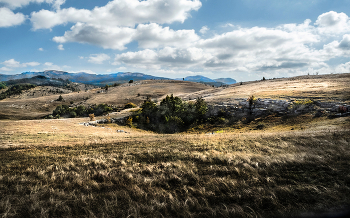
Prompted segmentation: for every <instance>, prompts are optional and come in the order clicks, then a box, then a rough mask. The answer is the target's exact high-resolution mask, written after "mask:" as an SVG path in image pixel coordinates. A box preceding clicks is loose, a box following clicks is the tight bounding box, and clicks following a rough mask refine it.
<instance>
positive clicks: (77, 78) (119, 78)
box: [0, 70, 236, 86]
mask: <svg viewBox="0 0 350 218" xmlns="http://www.w3.org/2000/svg"><path fill="white" fill-rule="evenodd" d="M37 76H44V77H46V78H50V79H63V80H67V79H68V80H69V81H71V82H76V83H84V84H90V85H97V86H104V85H106V84H114V83H118V84H120V83H126V82H129V81H130V80H133V81H140V80H151V79H153V80H172V79H170V78H165V77H156V76H152V75H147V74H143V73H132V72H118V73H112V74H89V73H84V72H81V73H68V72H63V71H55V70H47V71H44V72H24V73H21V74H15V75H5V74H0V81H9V80H18V79H29V78H33V77H37ZM176 80H185V81H191V82H200V83H205V84H209V85H214V86H220V85H230V84H233V83H236V80H234V79H231V78H220V79H215V80H212V79H210V78H207V77H204V76H200V75H198V76H188V77H185V78H181V79H176Z"/></svg>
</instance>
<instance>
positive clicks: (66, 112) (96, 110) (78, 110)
mask: <svg viewBox="0 0 350 218" xmlns="http://www.w3.org/2000/svg"><path fill="white" fill-rule="evenodd" d="M115 110H116V109H115V108H112V107H110V106H108V105H107V104H99V105H94V106H91V107H88V108H86V107H85V106H83V105H80V106H78V107H69V106H68V105H59V106H57V107H56V109H55V110H54V111H53V112H52V115H49V116H48V118H60V117H69V118H74V117H88V116H89V114H94V115H96V116H99V115H102V114H106V113H109V112H111V111H115Z"/></svg>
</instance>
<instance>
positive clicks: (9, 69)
mask: <svg viewBox="0 0 350 218" xmlns="http://www.w3.org/2000/svg"><path fill="white" fill-rule="evenodd" d="M0 71H5V72H9V71H13V69H11V68H8V67H1V68H0Z"/></svg>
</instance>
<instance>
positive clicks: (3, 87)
mask: <svg viewBox="0 0 350 218" xmlns="http://www.w3.org/2000/svg"><path fill="white" fill-rule="evenodd" d="M5 88H6V84H5V83H4V82H0V90H1V89H5Z"/></svg>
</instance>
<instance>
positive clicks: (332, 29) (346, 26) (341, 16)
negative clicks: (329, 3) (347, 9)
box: [315, 11, 350, 35]
mask: <svg viewBox="0 0 350 218" xmlns="http://www.w3.org/2000/svg"><path fill="white" fill-rule="evenodd" d="M315 25H317V26H318V30H319V32H320V33H321V34H329V35H337V34H340V33H345V32H350V21H349V17H348V15H346V14H345V13H337V12H335V11H329V12H327V13H323V14H321V15H320V16H319V17H318V18H317V20H316V22H315Z"/></svg>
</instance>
